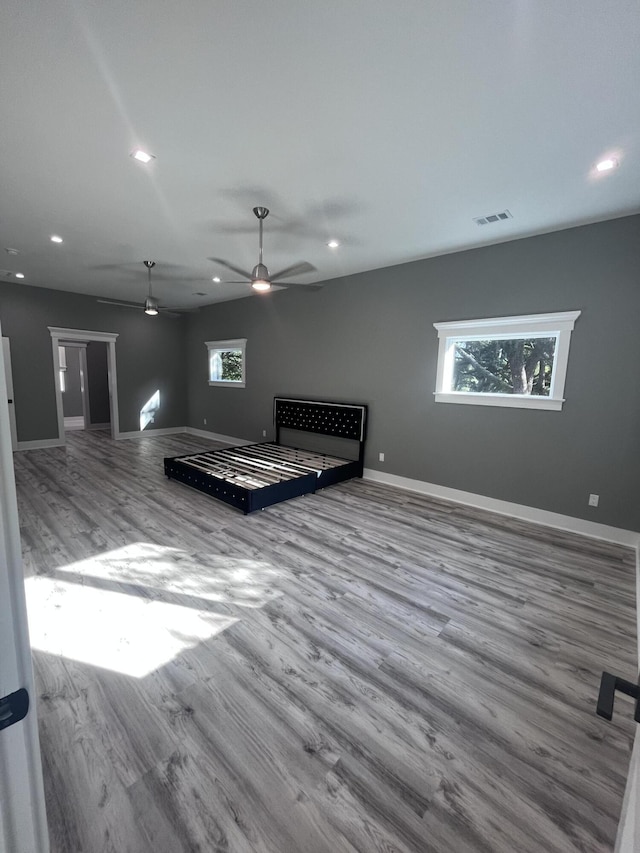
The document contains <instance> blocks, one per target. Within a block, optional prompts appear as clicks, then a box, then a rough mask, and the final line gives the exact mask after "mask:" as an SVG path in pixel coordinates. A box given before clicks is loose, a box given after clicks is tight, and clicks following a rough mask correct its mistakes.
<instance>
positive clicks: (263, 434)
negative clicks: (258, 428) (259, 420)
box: [262, 429, 267, 438]
mask: <svg viewBox="0 0 640 853" xmlns="http://www.w3.org/2000/svg"><path fill="white" fill-rule="evenodd" d="M262 437H263V438H266V437H267V431H266V429H263V430H262Z"/></svg>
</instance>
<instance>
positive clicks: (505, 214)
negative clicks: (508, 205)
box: [473, 210, 513, 225]
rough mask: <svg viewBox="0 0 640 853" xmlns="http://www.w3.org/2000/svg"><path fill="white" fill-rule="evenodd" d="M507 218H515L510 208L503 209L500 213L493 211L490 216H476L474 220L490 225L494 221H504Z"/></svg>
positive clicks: (477, 222) (478, 223)
mask: <svg viewBox="0 0 640 853" xmlns="http://www.w3.org/2000/svg"><path fill="white" fill-rule="evenodd" d="M505 219H513V216H512V214H511V213H509V211H508V210H501V211H500V213H491V214H489V216H474V217H473V221H474V222H475V223H476V225H489V224H490V223H492V222H504V220H505Z"/></svg>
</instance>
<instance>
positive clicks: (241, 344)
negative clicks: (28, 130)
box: [204, 338, 247, 388]
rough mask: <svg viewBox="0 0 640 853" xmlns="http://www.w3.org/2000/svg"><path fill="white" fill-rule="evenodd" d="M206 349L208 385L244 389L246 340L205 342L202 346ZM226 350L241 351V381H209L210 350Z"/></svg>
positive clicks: (233, 339) (234, 339)
mask: <svg viewBox="0 0 640 853" xmlns="http://www.w3.org/2000/svg"><path fill="white" fill-rule="evenodd" d="M204 345H205V346H206V348H207V376H208V377H209V385H218V386H220V387H222V388H244V387H245V385H246V378H247V374H246V369H247V367H246V361H247V352H246V351H247V339H246V338H232V339H231V340H228V341H205V344H204ZM226 349H239V350H241V351H242V379H241V380H238V381H235V380H231V379H211V370H210V362H211V351H212V350H226Z"/></svg>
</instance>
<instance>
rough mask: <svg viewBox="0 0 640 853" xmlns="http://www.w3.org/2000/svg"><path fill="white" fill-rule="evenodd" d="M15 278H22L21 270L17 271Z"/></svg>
mask: <svg viewBox="0 0 640 853" xmlns="http://www.w3.org/2000/svg"><path fill="white" fill-rule="evenodd" d="M16 278H24V273H23V272H17V273H16Z"/></svg>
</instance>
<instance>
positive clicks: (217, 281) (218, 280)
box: [211, 275, 222, 284]
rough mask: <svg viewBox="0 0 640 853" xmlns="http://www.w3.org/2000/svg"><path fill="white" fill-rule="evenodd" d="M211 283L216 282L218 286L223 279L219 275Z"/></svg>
mask: <svg viewBox="0 0 640 853" xmlns="http://www.w3.org/2000/svg"><path fill="white" fill-rule="evenodd" d="M211 281H215V283H216V284H220V282H221V281H222V279H221V278H220V276H219V275H214V277H213V278H212V279H211Z"/></svg>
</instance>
